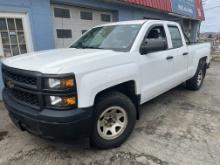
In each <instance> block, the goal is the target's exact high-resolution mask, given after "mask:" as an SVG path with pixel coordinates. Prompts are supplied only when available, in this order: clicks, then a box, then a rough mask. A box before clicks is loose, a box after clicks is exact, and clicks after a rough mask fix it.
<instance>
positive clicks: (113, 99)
mask: <svg viewBox="0 0 220 165" xmlns="http://www.w3.org/2000/svg"><path fill="white" fill-rule="evenodd" d="M112 106H119V107H121V108H123V109H124V110H125V112H126V113H127V117H128V123H127V127H126V128H125V130H124V132H123V133H122V134H121V135H120V136H119V137H117V138H116V139H114V140H105V139H103V138H102V137H101V136H100V135H99V133H98V130H97V121H98V118H99V116H100V115H101V114H102V113H103V111H104V110H106V109H107V108H109V107H112ZM135 122H136V109H135V106H134V104H133V103H132V101H131V100H130V99H129V98H128V97H127V96H125V95H123V94H121V93H118V92H113V93H111V94H109V95H106V96H104V97H103V99H101V100H100V102H98V103H97V105H96V106H95V116H94V125H93V132H92V136H91V139H92V140H91V141H92V145H93V146H95V147H97V148H100V149H107V148H114V147H118V146H120V145H121V144H122V143H123V142H124V141H125V140H126V139H127V138H128V136H129V135H130V134H131V132H132V130H133V128H134V125H135Z"/></svg>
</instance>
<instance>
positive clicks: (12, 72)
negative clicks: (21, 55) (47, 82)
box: [2, 65, 40, 109]
mask: <svg viewBox="0 0 220 165" xmlns="http://www.w3.org/2000/svg"><path fill="white" fill-rule="evenodd" d="M2 75H3V80H4V83H5V86H6V89H7V91H8V93H9V95H10V97H11V98H13V99H15V100H16V101H17V102H19V103H21V104H26V105H29V106H32V107H36V108H37V109H38V108H40V100H39V97H38V95H36V94H32V92H33V90H37V89H38V83H37V79H38V78H37V73H36V72H31V71H26V70H20V69H15V68H10V67H7V66H5V65H3V66H2ZM29 90H30V92H28V91H29Z"/></svg>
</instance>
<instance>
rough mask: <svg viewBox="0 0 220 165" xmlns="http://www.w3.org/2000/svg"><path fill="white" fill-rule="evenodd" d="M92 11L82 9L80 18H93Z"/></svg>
mask: <svg viewBox="0 0 220 165" xmlns="http://www.w3.org/2000/svg"><path fill="white" fill-rule="evenodd" d="M92 17H93V16H92V12H85V11H81V12H80V18H81V19H84V20H92V19H93V18H92Z"/></svg>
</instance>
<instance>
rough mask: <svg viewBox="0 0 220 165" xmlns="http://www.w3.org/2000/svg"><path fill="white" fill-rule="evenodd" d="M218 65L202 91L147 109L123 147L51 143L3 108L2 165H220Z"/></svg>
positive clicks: (180, 92)
mask: <svg viewBox="0 0 220 165" xmlns="http://www.w3.org/2000/svg"><path fill="white" fill-rule="evenodd" d="M219 82H220V63H213V64H212V67H211V69H210V70H209V71H208V75H207V77H206V80H205V82H204V86H203V88H202V89H201V90H200V91H198V92H192V91H188V90H185V89H184V88H183V87H177V88H175V89H173V90H171V91H169V92H167V93H166V94H163V95H161V96H160V97H158V98H156V99H154V100H152V101H150V102H148V103H146V104H145V105H143V107H142V109H143V111H142V114H141V119H140V120H139V121H137V124H136V128H135V130H134V131H133V133H132V135H131V136H130V138H129V139H128V140H127V142H125V144H124V145H122V146H121V147H119V148H116V149H112V150H105V151H99V150H94V149H91V148H88V145H86V142H82V141H80V142H73V143H72V144H61V143H53V142H49V141H46V140H43V139H40V138H37V137H34V136H32V135H29V134H28V133H26V132H21V131H19V130H18V129H17V128H15V126H14V125H13V124H12V123H11V121H10V120H9V118H8V115H7V112H6V110H5V107H4V106H3V104H2V103H1V104H0V165H6V164H7V165H8V164H16V165H19V164H22V165H24V164H36V165H39V164H53V165H62V164H68V165H69V164H74V165H75V164H79V165H81V164H82V165H83V164H94V165H99V164H100V165H102V164H104V165H105V164H106V165H109V164H125V165H128V164H146V165H148V164H149V165H158V164H159V165H175V164H178V165H179V164H186V165H190V164H193V165H197V164H198V165H203V164H204V165H207V164H210V165H218V164H220V156H219V155H220V83H219Z"/></svg>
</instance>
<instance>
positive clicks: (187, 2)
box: [172, 0, 196, 18]
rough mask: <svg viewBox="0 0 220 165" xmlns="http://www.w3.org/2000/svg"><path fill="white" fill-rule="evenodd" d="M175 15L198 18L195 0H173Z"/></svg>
mask: <svg viewBox="0 0 220 165" xmlns="http://www.w3.org/2000/svg"><path fill="white" fill-rule="evenodd" d="M172 10H173V13H176V14H180V15H184V16H188V17H191V18H196V4H195V0H172Z"/></svg>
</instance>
